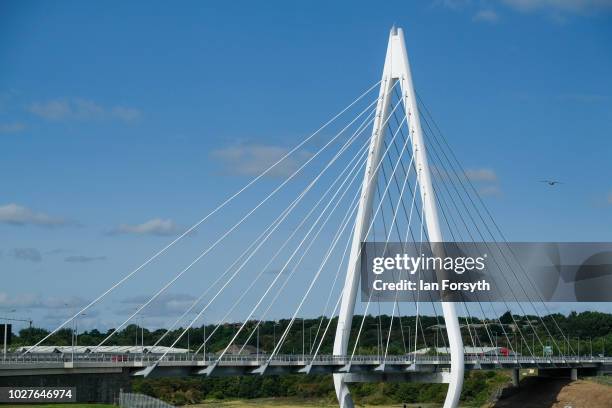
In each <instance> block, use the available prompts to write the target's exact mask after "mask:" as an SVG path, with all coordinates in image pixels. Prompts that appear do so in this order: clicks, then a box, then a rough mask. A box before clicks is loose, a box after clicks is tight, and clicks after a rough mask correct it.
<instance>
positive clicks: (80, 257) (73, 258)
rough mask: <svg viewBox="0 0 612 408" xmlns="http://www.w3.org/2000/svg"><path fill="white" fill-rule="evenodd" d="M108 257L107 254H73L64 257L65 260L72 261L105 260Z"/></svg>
mask: <svg viewBox="0 0 612 408" xmlns="http://www.w3.org/2000/svg"><path fill="white" fill-rule="evenodd" d="M105 259H106V257H105V256H86V255H72V256H67V257H66V258H64V262H70V263H87V262H95V261H104V260H105Z"/></svg>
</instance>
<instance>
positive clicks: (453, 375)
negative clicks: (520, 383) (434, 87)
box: [333, 27, 464, 408]
mask: <svg viewBox="0 0 612 408" xmlns="http://www.w3.org/2000/svg"><path fill="white" fill-rule="evenodd" d="M398 81H399V86H400V89H401V98H402V103H403V105H404V111H405V112H406V122H407V124H408V129H409V132H410V138H411V142H412V154H413V157H414V164H415V168H416V170H417V183H418V185H419V193H420V197H421V200H422V207H423V217H424V223H425V224H426V228H427V232H428V236H429V239H430V242H443V237H442V232H441V230H440V224H439V221H438V211H437V206H436V200H435V195H434V192H433V187H432V183H431V173H430V169H429V165H428V161H427V152H426V149H425V144H424V142H423V132H422V129H421V123H420V119H419V111H418V107H417V101H416V94H415V91H414V85H413V81H412V75H411V72H410V65H409V62H408V53H407V51H406V45H405V41H404V33H403V31H402V29H401V28H396V27H393V28H392V29H391V33H390V35H389V44H388V46H387V55H386V58H385V66H384V68H383V75H382V81H381V83H380V93H379V99H378V103H377V107H376V117H375V120H374V124H373V129H372V136H371V139H370V147H369V153H368V158H367V163H366V167H365V174H364V179H363V184H362V187H361V196H360V202H359V209H358V212H357V215H356V220H355V230H354V233H353V238H352V243H351V252H350V258H349V262H348V264H347V271H346V279H345V282H344V289H343V292H342V302H341V305H340V313H339V318H338V326H337V329H336V338H335V341H334V349H333V352H334V355H347V349H348V343H349V336H350V332H351V324H352V320H353V313H354V308H355V300H356V296H357V290H358V287H359V277H360V274H359V269H358V268H359V265H360V262H359V258H360V250H361V242H362V241H365V240H366V239H367V237H366V235H367V230H368V225H369V223H370V216H371V209H372V201H373V197H374V192H375V190H376V182H377V180H378V177H377V172H378V169H379V166H378V163H379V162H380V160H381V159H382V158H381V150H382V145H383V140H384V136H385V123H386V121H387V119H388V116H389V107H390V105H391V101H392V90H393V87H394V85H396V83H397V82H398ZM441 303H442V311H443V314H444V321H445V326H446V330H447V335H448V340H449V346H450V355H451V368H450V375H448V376H447V381H448V383H449V387H448V393H447V395H446V400H445V402H444V407H445V408H453V407H457V406H458V404H459V396H460V394H461V388H462V386H463V373H464V357H463V341H462V339H461V333H460V328H459V320H458V318H457V312H456V310H455V304H454V303H451V302H441ZM345 375H346V374H334V386H335V388H336V395H337V397H338V402H339V404H340V407H341V408H352V407H353V400H352V398H351V395H350V392H349V389H348V386H347V384H346V383H345Z"/></svg>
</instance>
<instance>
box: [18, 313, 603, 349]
mask: <svg viewBox="0 0 612 408" xmlns="http://www.w3.org/2000/svg"><path fill="white" fill-rule="evenodd" d="M362 319H363V317H362V316H360V315H357V316H355V317H354V318H353V325H352V331H353V333H352V334H351V339H352V341H354V339H355V338H357V335H356V333H357V330H359V327H360V326H361V321H362ZM390 320H391V318H390V316H386V315H383V316H370V315H368V316H366V318H365V322H364V324H363V331H362V334H361V336H360V337H359V344H358V347H357V353H358V354H377V353H381V352H382V351H381V350H380V349H379V348H378V345H379V344H386V336H387V335H388V331H387V330H388V329H387V328H388V327H389V326H390ZM460 321H461V323H462V324H465V323H466V322H467V321H470V322H471V323H472V324H474V325H475V327H472V328H471V330H470V331H469V332H468V330H465V329H464V330H462V334H463V341H464V344H465V345H468V346H471V345H476V346H490V345H493V344H497V345H498V346H500V347H508V348H514V349H516V351H517V352H521V351H522V354H528V353H529V352H528V349H532V350H533V352H534V353H535V354H537V355H542V353H543V348H544V347H545V346H546V345H552V346H553V353H554V354H555V355H556V354H559V353H563V354H566V353H567V354H572V353H571V352H572V351H573V354H575V353H577V352H578V350H580V354H582V355H586V354H590V353H591V350H592V352H593V354H594V355H599V354H605V355H612V314H608V313H601V312H582V313H576V312H572V313H570V314H569V315H567V316H566V315H563V314H558V313H557V314H550V315H546V316H541V317H539V316H530V315H527V316H520V315H511V314H510V313H509V312H506V313H504V314H503V315H501V316H500V317H499V319H494V320H488V321H483V320H481V319H478V318H476V317H469V318H465V317H461V318H460ZM499 321H501V322H502V323H503V324H504V326H500V325H499V324H497V323H498V322H499ZM336 322H337V318H334V319H333V320H332V322H331V324H330V328H329V329H328V331H327V335H326V337H325V338H324V339H323V343H322V346H321V349H320V354H326V353H331V351H332V346H333V337H334V336H333V333H334V332H335V326H336ZM327 323H328V319H327V318H325V317H319V318H315V319H305V320H304V322H303V324H302V321H301V320H299V321H297V322H295V324H294V325H293V326H292V328H291V330H290V332H289V334H288V336H287V338H286V340H285V341H284V342H283V344H282V347H281V348H280V351H279V353H294V354H301V353H303V352H304V353H306V354H309V353H310V350H311V349H316V347H317V346H318V344H319V341H320V338H321V335H322V333H323V331H324V329H325V326H326V325H327ZM399 323H400V322H398V319H397V317H396V318H395V319H394V322H393V326H392V327H393V330H392V332H391V339H390V342H389V350H388V353H389V354H403V353H405V352H409V351H411V350H412V349H413V348H414V346H415V331H416V330H415V327H416V326H417V322H416V318H415V316H402V317H401V324H399ZM256 324H257V321H249V322H247V324H246V326H245V329H244V330H243V331H242V332H241V334H240V335H239V336H238V338H237V339H236V341H235V344H245V343H247V342H248V344H250V345H252V346H257V344H258V343H257V339H259V350H260V352H266V351H268V352H269V351H271V350H273V349H274V346H275V344H276V342H277V340H278V339H279V338H280V336H281V334H282V333H283V331H284V330H285V328H286V327H287V326H288V324H289V320H287V319H281V320H279V321H265V322H263V323H262V324H261V326H260V327H259V329H257V330H258V332H259V336H257V335H252V334H253V330H254V328H255V326H256ZM240 325H241V323H226V324H223V325H221V326H219V328H218V329H217V330H216V331H215V332H214V335H212V336H211V333H213V330H214V329H215V327H216V326H214V325H206V326H200V327H197V328H195V327H194V328H191V329H190V330H188V334H187V335H185V336H183V337H182V338H181V339H180V340H179V341H178V342H177V344H176V346H177V347H183V348H190V349H191V350H192V351H195V350H196V349H198V348H199V347H200V346H201V345H202V342H203V338H204V334H205V333H206V335H207V338H208V340H207V344H206V351H207V352H208V353H210V352H217V351H219V350H222V349H223V348H224V347H225V346H226V345H227V343H228V342H229V341H230V339H231V338H232V337H233V336H234V334H235V333H236V331H237V330H238V328H239V327H240ZM443 325H444V318H443V317H442V316H439V317H434V316H420V317H419V322H418V336H417V339H416V346H417V348H421V347H433V346H435V345H436V344H437V345H438V346H441V347H442V346H444V345H445V344H446V340H445V333H444V329H443V328H441V326H443ZM517 327H518V328H520V332H519V331H518V330H517ZM557 327H558V328H557ZM559 329H560V330H561V331H562V332H563V333H564V334H565V337H564V336H563V335H562V334H561V331H559ZM112 330H113V329H109V330H107V331H104V332H101V331H99V330H96V329H93V330H88V331H84V332H80V333H78V344H79V345H96V344H98V343H99V342H100V341H102V340H103V339H104V338H105V337H106V336H107V335H108V334H110V333H111V331H112ZM534 330H535V335H534ZM182 331H183V328H178V329H176V330H173V331H171V332H170V333H168V335H166V337H165V338H164V339H163V340H162V341H161V342H160V343H159V345H162V346H169V345H171V344H172V343H173V342H174V341H175V340H176V338H177V337H178V336H179V335H180V333H182ZM165 332H166V330H165V329H157V330H148V329H146V328H144V329H143V328H142V327H139V326H137V325H135V324H132V325H129V326H127V327H125V328H124V329H123V330H120V331H118V332H117V333H115V334H114V335H113V336H112V337H111V338H110V339H109V340H108V341H107V342H106V343H105V344H107V345H122V346H125V345H140V344H141V342H143V343H144V345H145V346H147V345H152V344H154V343H155V342H156V341H157V340H158V339H159V338H160V337H161V336H162V335H163V334H164V333H165ZM380 333H382V336H384V337H385V339H384V340H383V341H381V340H382V339H380V337H381V334H380ZM520 333H522V335H521V334H520ZM47 334H48V331H47V330H45V329H41V328H36V327H33V328H29V329H28V328H26V329H22V330H21V331H19V334H18V335H16V336H14V338H13V344H12V347H13V348H15V347H18V346H25V345H31V344H34V343H36V342H38V341H39V340H40V339H42V338H44V337H45V336H46V335H47ZM71 342H72V332H71V329H69V328H64V329H62V330H59V331H58V332H57V333H56V334H54V335H53V336H51V337H50V338H49V339H48V340H47V341H46V342H45V343H44V344H46V345H57V346H68V345H71V344H72V343H71ZM555 344H556V346H555ZM353 346H354V345H353V344H349V349H352V348H353ZM200 352H201V348H200Z"/></svg>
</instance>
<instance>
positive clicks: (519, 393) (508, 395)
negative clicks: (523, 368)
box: [493, 377, 571, 408]
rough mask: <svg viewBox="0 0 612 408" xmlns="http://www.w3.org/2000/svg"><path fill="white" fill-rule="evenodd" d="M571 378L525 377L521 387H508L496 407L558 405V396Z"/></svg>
mask: <svg viewBox="0 0 612 408" xmlns="http://www.w3.org/2000/svg"><path fill="white" fill-rule="evenodd" d="M570 382H571V381H570V379H569V378H545V377H527V378H524V379H523V380H522V381H521V383H520V387H518V388H507V389H505V390H504V393H503V395H502V396H501V397H500V399H499V400H498V401H497V402H496V403H495V405H493V407H494V408H551V407H556V406H558V403H559V400H558V396H559V393H560V392H561V390H562V389H563V387H565V386H566V385H568V384H569V383H570Z"/></svg>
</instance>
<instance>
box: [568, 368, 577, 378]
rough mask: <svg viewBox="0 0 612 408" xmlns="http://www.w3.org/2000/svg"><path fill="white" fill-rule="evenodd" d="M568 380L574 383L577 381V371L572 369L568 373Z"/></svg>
mask: <svg viewBox="0 0 612 408" xmlns="http://www.w3.org/2000/svg"><path fill="white" fill-rule="evenodd" d="M570 380H572V381H576V380H578V369H577V368H572V369H571V371H570Z"/></svg>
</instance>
